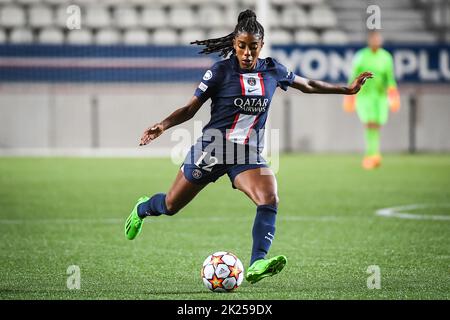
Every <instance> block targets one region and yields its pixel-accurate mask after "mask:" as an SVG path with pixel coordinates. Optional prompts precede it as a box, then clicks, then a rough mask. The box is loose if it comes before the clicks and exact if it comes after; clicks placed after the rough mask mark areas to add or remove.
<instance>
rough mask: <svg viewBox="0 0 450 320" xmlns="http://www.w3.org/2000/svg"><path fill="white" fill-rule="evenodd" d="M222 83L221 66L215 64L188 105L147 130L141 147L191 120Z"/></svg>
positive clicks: (204, 76) (205, 75) (143, 135)
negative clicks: (170, 129) (166, 131)
mask: <svg viewBox="0 0 450 320" xmlns="http://www.w3.org/2000/svg"><path fill="white" fill-rule="evenodd" d="M222 81H223V73H222V71H221V64H220V63H215V64H214V65H213V66H212V67H211V69H209V70H207V71H206V72H205V74H204V75H203V78H202V80H201V81H200V84H199V85H198V87H197V89H196V90H195V92H194V96H193V97H192V98H191V100H190V101H189V102H188V103H187V105H186V106H184V107H182V108H179V109H177V110H175V111H174V112H172V113H171V114H170V115H169V116H168V117H167V118H166V119H164V120H163V121H161V122H159V123H156V124H154V125H153V126H151V127H150V128H148V129H146V130H145V131H144V133H143V134H142V137H141V143H140V145H141V146H142V145H146V144H148V143H149V142H150V141H152V140H154V139H156V138H158V137H159V136H160V135H161V134H162V133H163V132H164V131H165V130H167V129H169V128H171V127H174V126H176V125H179V124H181V123H183V122H185V121H188V120H189V119H191V118H192V117H193V116H194V115H195V114H196V113H197V111H198V110H199V109H200V107H201V106H202V105H203V104H204V103H205V102H206V101H207V100H208V99H209V98H211V97H212V96H213V95H214V93H215V92H216V90H217V88H218V87H219V86H220V85H221V82H222Z"/></svg>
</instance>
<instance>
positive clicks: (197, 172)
mask: <svg viewBox="0 0 450 320" xmlns="http://www.w3.org/2000/svg"><path fill="white" fill-rule="evenodd" d="M192 176H193V177H194V178H195V179H200V178H201V177H202V172H201V171H200V170H199V169H194V170H192Z"/></svg>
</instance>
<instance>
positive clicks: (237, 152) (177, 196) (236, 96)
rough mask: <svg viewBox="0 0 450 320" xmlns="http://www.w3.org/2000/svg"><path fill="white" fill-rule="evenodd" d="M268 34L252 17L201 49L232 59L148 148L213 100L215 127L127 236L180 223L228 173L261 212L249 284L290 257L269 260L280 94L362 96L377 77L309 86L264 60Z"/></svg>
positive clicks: (135, 213) (215, 69)
mask: <svg viewBox="0 0 450 320" xmlns="http://www.w3.org/2000/svg"><path fill="white" fill-rule="evenodd" d="M263 39H264V28H263V27H262V26H261V24H260V23H259V22H258V21H257V20H256V15H255V13H254V12H253V11H251V10H246V11H243V12H241V13H240V14H239V18H238V23H237V25H236V27H235V29H234V31H233V32H232V33H230V34H228V35H226V36H224V37H221V38H216V39H208V40H204V41H195V42H193V44H198V45H204V46H206V48H204V49H203V51H202V52H201V53H206V54H209V53H214V52H218V53H220V56H223V57H224V58H226V57H227V56H228V55H229V53H231V56H230V57H229V58H228V59H224V60H222V61H219V62H217V63H215V64H214V65H213V66H212V67H211V69H210V70H207V71H206V73H205V74H204V76H203V79H202V81H201V82H200V84H199V86H198V88H197V89H196V91H195V93H194V96H193V97H192V98H191V100H190V101H189V102H188V104H187V105H186V106H185V107H182V108H179V109H177V110H176V111H174V112H173V113H172V114H171V115H169V116H168V117H167V118H166V119H164V120H163V121H162V122H158V123H156V124H154V125H153V126H151V127H150V128H148V129H147V130H145V131H144V133H143V134H142V137H141V145H146V144H148V143H149V142H150V141H152V140H154V139H156V138H157V137H158V136H160V135H161V134H162V133H163V132H164V131H166V130H167V129H169V128H171V127H173V126H176V125H178V124H181V123H183V122H185V121H187V120H189V119H191V118H192V117H193V116H194V115H195V113H196V112H197V111H198V110H199V108H200V107H201V106H202V105H203V104H204V103H205V102H206V101H207V100H208V99H211V101H212V103H211V119H210V121H209V123H208V124H207V125H206V126H205V127H204V128H203V135H202V137H200V138H199V139H198V141H197V143H195V144H194V145H193V146H192V147H191V150H190V152H189V153H188V154H187V156H186V158H185V160H184V163H183V164H182V166H181V168H180V170H179V171H178V174H177V176H176V178H175V182H174V183H173V185H172V187H171V188H170V190H169V191H168V192H167V193H166V194H165V193H158V194H155V195H153V196H152V197H151V198H149V197H146V196H144V197H141V198H140V199H139V200H138V201H137V204H136V205H135V207H134V208H133V210H132V212H131V214H130V216H129V217H128V219H127V220H126V223H125V235H126V237H127V238H128V239H130V240H132V239H134V238H135V237H136V236H137V235H138V234H139V233H140V231H141V229H142V224H143V219H144V218H145V217H147V216H159V215H161V214H165V215H169V216H171V215H174V214H175V213H177V212H178V211H179V210H180V209H182V208H183V207H184V206H185V205H187V204H188V203H189V202H190V201H191V200H192V199H193V198H194V197H195V196H196V195H197V194H198V193H199V192H200V190H202V189H203V188H204V187H205V186H206V185H207V184H208V183H210V182H215V181H216V180H217V179H218V178H219V177H221V176H222V175H224V174H225V173H226V174H227V175H228V176H229V178H230V180H231V183H232V186H233V188H236V189H238V190H240V191H242V192H243V193H245V194H246V195H247V196H248V197H249V198H250V199H251V200H252V201H253V202H254V203H255V205H256V217H255V220H254V224H253V230H252V236H253V247H252V254H251V260H250V267H249V268H248V269H247V274H246V279H247V281H249V282H251V283H255V282H257V281H259V280H261V279H263V278H264V277H267V276H272V275H274V274H277V273H278V272H280V271H281V270H282V269H283V267H284V266H285V264H286V262H287V259H286V257H285V256H283V255H279V256H275V257H273V258H271V259H265V257H266V254H267V253H268V251H269V248H270V246H271V244H272V241H273V237H274V235H275V219H276V214H277V208H278V194H277V182H276V179H275V176H274V174H273V173H272V171H271V170H270V168H269V167H268V166H267V164H266V161H265V159H264V158H263V157H262V156H261V152H262V148H263V141H264V139H263V134H264V124H265V122H266V118H267V114H268V110H269V106H270V101H271V99H272V96H273V94H274V92H275V89H276V88H277V87H280V88H282V89H283V90H287V88H288V87H289V86H290V87H293V88H295V89H298V90H300V91H302V92H305V93H338V94H355V93H357V92H358V91H359V89H360V88H361V86H362V85H363V84H364V82H365V81H366V79H368V78H371V77H372V74H371V73H369V72H364V73H362V74H361V75H359V76H358V77H357V78H356V79H355V81H354V82H353V83H352V84H351V85H350V86H348V87H343V86H336V85H332V84H328V83H325V82H321V81H314V80H309V79H305V78H302V77H300V76H298V75H295V74H294V73H292V72H291V71H289V70H287V69H286V67H284V66H283V65H282V64H280V63H278V62H277V61H276V60H275V59H272V58H266V59H259V58H258V56H259V53H260V51H261V48H262V47H263V45H264V41H263Z"/></svg>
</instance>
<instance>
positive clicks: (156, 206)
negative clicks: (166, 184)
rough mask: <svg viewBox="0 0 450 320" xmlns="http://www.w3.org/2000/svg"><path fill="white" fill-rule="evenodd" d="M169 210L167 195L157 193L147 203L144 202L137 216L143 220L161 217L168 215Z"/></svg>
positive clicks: (139, 207)
mask: <svg viewBox="0 0 450 320" xmlns="http://www.w3.org/2000/svg"><path fill="white" fill-rule="evenodd" d="M168 213H169V210H167V207H166V194H165V193H157V194H155V195H154V196H153V197H151V198H150V199H149V200H147V201H146V202H142V203H141V204H140V205H139V206H138V208H137V214H138V216H139V217H141V218H145V217H147V216H160V215H162V214H168Z"/></svg>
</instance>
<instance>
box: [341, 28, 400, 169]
mask: <svg viewBox="0 0 450 320" xmlns="http://www.w3.org/2000/svg"><path fill="white" fill-rule="evenodd" d="M381 46H382V38H381V34H380V33H379V32H377V31H371V32H370V33H369V37H368V47H366V48H363V49H361V50H359V51H357V52H356V55H355V58H354V61H353V70H352V73H351V77H350V79H349V81H350V82H351V81H353V80H354V78H356V76H357V75H358V74H360V73H361V71H362V70H364V71H366V70H367V71H370V72H372V73H373V74H374V77H373V79H372V81H370V82H367V83H366V85H365V86H364V87H362V88H361V91H360V92H359V93H358V94H357V95H351V96H345V97H344V110H345V111H347V112H353V111H354V110H355V106H356V112H357V114H358V117H359V119H360V120H361V122H362V123H363V124H364V126H365V142H366V153H365V156H364V159H363V162H362V166H363V168H364V169H367V170H370V169H374V168H377V167H379V166H380V165H381V153H380V128H381V126H382V125H384V124H385V123H386V122H387V120H388V115H389V109H390V110H391V111H392V112H397V111H398V110H399V108H400V96H399V93H398V90H397V83H396V81H395V77H394V65H393V59H392V55H391V54H390V53H389V52H388V51H386V50H385V49H383V48H382V47H381Z"/></svg>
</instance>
